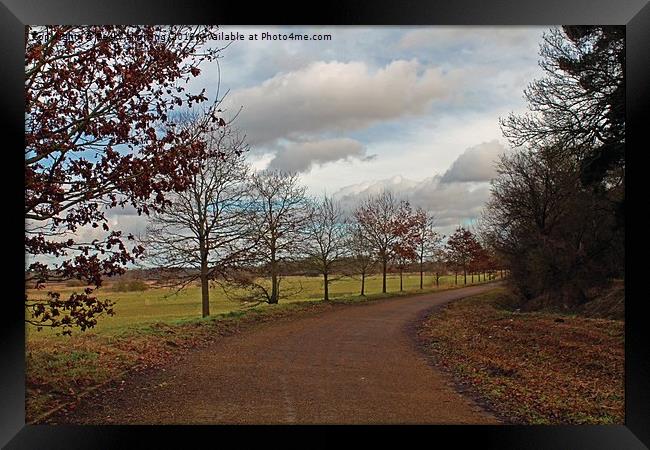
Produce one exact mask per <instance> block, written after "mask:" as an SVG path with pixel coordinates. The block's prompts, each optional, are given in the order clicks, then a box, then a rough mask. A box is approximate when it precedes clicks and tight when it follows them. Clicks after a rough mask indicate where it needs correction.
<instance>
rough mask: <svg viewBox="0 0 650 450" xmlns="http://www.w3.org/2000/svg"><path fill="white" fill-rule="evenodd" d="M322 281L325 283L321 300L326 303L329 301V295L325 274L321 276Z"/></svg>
mask: <svg viewBox="0 0 650 450" xmlns="http://www.w3.org/2000/svg"><path fill="white" fill-rule="evenodd" d="M323 281H324V283H325V285H324V293H325V295H324V296H323V300H325V301H326V302H327V301H329V299H330V294H329V281H327V272H325V273H324V274H323Z"/></svg>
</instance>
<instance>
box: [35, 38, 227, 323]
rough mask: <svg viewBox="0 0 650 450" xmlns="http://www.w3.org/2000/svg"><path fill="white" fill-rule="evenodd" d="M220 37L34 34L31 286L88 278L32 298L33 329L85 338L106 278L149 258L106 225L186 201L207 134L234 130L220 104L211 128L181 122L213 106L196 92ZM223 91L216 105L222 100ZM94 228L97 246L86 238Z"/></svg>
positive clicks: (102, 305)
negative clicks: (75, 288) (114, 215)
mask: <svg viewBox="0 0 650 450" xmlns="http://www.w3.org/2000/svg"><path fill="white" fill-rule="evenodd" d="M216 32H217V27H186V26H169V27H168V26H82V27H71V26H47V27H28V28H26V31H25V38H26V52H25V219H26V234H25V253H26V257H27V268H26V269H27V275H26V278H27V282H29V283H30V284H35V285H36V286H37V287H43V286H44V284H45V283H48V282H52V281H61V280H69V279H78V280H82V281H83V282H84V283H86V284H88V287H87V288H85V289H83V290H82V291H81V292H75V293H73V294H71V295H69V296H67V298H64V297H63V296H62V295H61V294H60V293H59V292H55V291H53V290H50V291H49V292H48V293H47V300H46V301H42V300H34V299H31V298H28V296H27V295H26V297H25V302H26V308H27V310H28V311H27V313H28V314H27V320H28V322H30V323H32V324H35V325H37V326H38V327H39V328H40V327H43V326H50V327H62V328H63V332H64V333H66V334H69V333H70V331H71V329H72V328H73V327H79V328H80V329H81V330H84V329H86V328H88V327H92V326H94V325H95V324H96V321H97V316H99V315H101V314H104V313H107V314H111V313H112V303H111V302H110V301H109V300H100V299H98V298H97V297H96V296H95V295H94V291H95V289H96V288H98V287H100V286H101V285H102V280H103V279H104V278H105V277H107V276H112V275H117V274H120V273H123V271H124V270H125V269H124V267H125V265H127V264H128V263H129V262H132V261H134V259H135V258H137V257H138V256H139V255H141V254H142V252H143V249H142V247H140V246H138V245H135V244H134V243H129V240H130V239H132V237H131V236H123V234H122V232H121V231H120V230H116V229H112V228H111V227H110V225H109V222H108V221H107V219H106V212H107V210H109V209H111V208H116V207H124V206H128V205H130V206H132V207H134V208H135V209H136V210H137V212H138V213H139V214H148V213H149V212H150V211H151V210H157V209H158V208H160V207H161V206H163V205H165V204H166V203H167V199H166V194H168V193H169V192H174V191H182V190H184V189H185V188H186V187H187V186H188V183H189V182H190V181H191V179H192V176H193V174H195V173H196V171H197V170H198V168H199V165H200V161H201V158H202V157H203V156H205V145H204V142H203V141H202V140H201V139H199V137H200V135H201V134H202V133H204V132H207V131H210V130H212V129H214V128H216V127H219V126H222V125H224V121H223V119H222V118H220V117H217V107H218V101H215V103H214V104H213V105H212V106H211V107H209V108H205V114H204V116H203V118H202V121H201V124H200V126H198V127H194V128H191V129H189V128H179V127H176V126H174V123H173V121H172V120H171V119H172V116H173V114H174V113H175V112H176V111H177V110H179V109H181V108H184V107H192V106H193V105H196V104H197V103H202V102H205V101H206V100H208V99H207V96H206V95H205V92H204V91H202V92H198V93H191V92H187V90H186V84H187V82H188V81H189V80H190V78H193V77H196V76H198V75H199V73H200V68H199V66H200V64H201V63H202V62H206V61H214V60H215V59H216V58H217V57H218V55H219V49H217V48H208V47H207V46H206V44H207V43H208V42H209V41H210V40H211V39H212V38H214V37H215V36H216ZM218 95H219V94H218V93H217V97H218ZM87 228H90V229H93V230H94V231H93V233H92V237H93V239H91V240H89V241H88V240H83V239H80V238H79V236H80V234H81V232H82V231H83V230H84V229H87Z"/></svg>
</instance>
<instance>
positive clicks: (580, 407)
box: [418, 290, 625, 424]
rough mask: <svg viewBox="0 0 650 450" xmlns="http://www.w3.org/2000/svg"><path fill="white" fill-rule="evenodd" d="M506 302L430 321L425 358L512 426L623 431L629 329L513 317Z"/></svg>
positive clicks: (464, 304) (470, 306)
mask: <svg viewBox="0 0 650 450" xmlns="http://www.w3.org/2000/svg"><path fill="white" fill-rule="evenodd" d="M504 295H505V291H504V290H498V291H496V292H493V293H490V294H485V295H481V296H477V297H471V298H468V299H464V300H460V301H457V302H453V303H450V304H449V305H447V306H446V307H444V308H443V309H442V310H440V311H437V312H435V313H433V314H431V315H430V316H429V317H428V318H427V320H426V321H425V322H424V323H423V324H422V326H421V327H420V329H419V331H418V337H419V339H420V341H421V343H422V344H423V345H424V347H425V350H426V352H427V353H428V354H429V355H430V356H431V357H432V358H433V359H434V361H435V362H436V363H437V364H438V365H440V366H442V367H443V368H445V369H447V370H448V371H449V372H450V373H451V374H453V376H454V377H455V378H456V380H457V381H458V382H459V383H461V384H463V385H465V386H468V387H469V389H470V391H471V392H472V393H473V394H474V395H475V396H476V397H479V398H481V399H482V400H484V401H486V402H487V403H488V404H489V405H490V407H491V408H492V409H493V410H494V411H496V412H497V413H498V414H499V415H501V416H503V417H505V418H507V419H508V420H509V421H511V422H513V423H524V424H538V423H539V424H587V423H590V424H591V423H597V424H608V423H616V424H621V423H624V350H625V348H624V341H623V338H624V327H623V322H622V321H617V320H607V319H593V318H585V317H578V316H564V317H559V316H558V314H550V313H540V312H536V313H519V312H515V311H510V310H508V309H502V308H500V307H499V306H498V305H499V300H500V298H499V296H501V297H502V296H504ZM558 319H559V320H558Z"/></svg>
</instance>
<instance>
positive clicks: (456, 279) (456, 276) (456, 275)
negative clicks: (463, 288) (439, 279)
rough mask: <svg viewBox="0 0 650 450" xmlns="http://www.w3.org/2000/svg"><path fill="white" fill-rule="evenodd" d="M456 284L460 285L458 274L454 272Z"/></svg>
mask: <svg viewBox="0 0 650 450" xmlns="http://www.w3.org/2000/svg"><path fill="white" fill-rule="evenodd" d="M454 284H455V285H458V272H454Z"/></svg>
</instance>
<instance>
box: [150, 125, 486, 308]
mask: <svg viewBox="0 0 650 450" xmlns="http://www.w3.org/2000/svg"><path fill="white" fill-rule="evenodd" d="M204 139H205V145H206V147H207V148H209V149H210V153H211V154H212V155H214V156H213V157H211V158H209V159H207V160H206V161H205V163H204V164H203V166H202V168H201V170H199V171H198V172H197V173H195V174H194V175H193V178H192V183H191V184H190V186H189V188H188V189H187V190H185V191H183V192H180V193H177V194H173V195H171V196H170V197H169V203H168V204H167V205H165V207H164V208H162V209H160V210H159V211H157V212H156V213H155V214H153V215H152V217H151V220H150V224H149V226H148V228H147V233H146V236H145V237H144V239H143V240H142V243H143V245H144V247H145V248H146V249H147V250H146V258H145V261H146V264H147V265H150V266H153V267H157V268H158V273H159V275H160V276H161V279H162V281H163V282H164V283H165V284H168V285H171V286H176V287H178V288H179V289H182V288H184V287H186V286H188V285H190V284H192V283H194V282H196V281H200V285H201V292H202V314H203V316H207V315H209V313H210V310H209V306H210V303H209V296H210V286H209V285H210V283H217V284H219V285H221V287H222V288H223V289H224V290H225V291H226V293H227V294H228V295H229V296H232V297H237V298H240V299H245V300H247V301H251V302H266V303H269V304H275V303H278V301H279V300H280V298H281V297H285V296H288V295H292V294H295V293H296V291H295V289H297V288H296V287H295V286H294V287H293V288H290V289H284V288H283V289H281V281H282V278H283V276H284V275H286V274H287V272H288V271H290V270H291V269H290V267H291V266H292V265H293V266H298V267H300V268H301V269H302V270H303V271H304V272H311V273H318V274H320V276H322V278H323V298H324V299H325V300H329V298H330V295H329V288H330V284H331V283H332V282H333V281H335V280H336V279H339V278H340V277H342V276H359V277H360V279H361V295H365V279H366V276H367V275H368V274H369V273H370V272H371V271H373V270H374V268H375V265H378V266H379V268H380V270H381V274H382V292H383V293H385V292H386V274H387V271H388V269H389V267H390V266H391V265H393V266H394V267H396V268H397V269H398V271H399V274H400V290H403V282H402V281H403V272H404V271H405V270H406V269H407V268H409V267H411V266H412V265H413V264H414V263H415V264H417V267H418V268H419V271H420V288H423V287H424V286H423V274H424V271H425V268H426V265H427V264H431V263H434V262H435V263H436V264H437V266H436V268H437V271H436V275H437V276H436V282H437V283H438V282H439V277H440V274H441V273H443V272H444V271H446V270H447V268H451V269H452V270H455V271H456V272H458V271H462V272H463V273H464V275H465V280H464V282H465V283H467V273H468V272H471V273H472V277H473V274H474V273H476V272H478V271H479V270H480V269H483V270H487V269H489V268H490V266H489V264H490V260H489V258H488V256H487V253H486V252H485V251H484V250H483V247H482V246H481V245H480V244H479V243H478V242H477V241H476V239H475V238H474V235H473V234H472V233H471V232H470V231H469V230H465V229H464V228H459V230H458V231H457V232H456V233H455V234H454V235H453V236H451V237H450V239H449V242H448V244H447V246H446V247H443V245H442V239H443V236H441V235H439V234H438V233H437V232H436V231H435V230H434V227H435V220H434V218H433V216H432V215H431V214H430V213H428V212H426V211H424V210H422V209H419V208H418V209H413V208H412V207H411V205H410V204H409V202H408V201H407V200H400V199H397V198H396V197H395V196H394V195H393V194H392V193H391V192H383V193H381V194H379V195H375V196H370V197H368V198H367V199H365V200H364V201H362V202H361V203H360V204H359V205H358V206H357V207H356V209H354V211H352V212H351V213H349V214H346V213H345V212H344V211H343V210H342V209H341V206H340V204H338V203H337V202H336V201H334V200H333V199H332V198H330V197H327V196H324V197H323V198H322V199H315V198H310V197H308V196H307V195H306V188H305V187H304V186H301V185H300V180H299V177H298V175H297V174H295V173H285V172H281V171H272V170H267V171H261V172H257V173H252V172H251V170H250V168H249V167H248V166H247V164H246V162H245V153H246V151H247V146H246V145H245V143H244V140H243V138H242V137H241V135H240V134H239V133H237V132H236V131H235V130H234V129H233V128H232V127H224V128H223V129H220V130H218V131H216V132H212V133H209V134H206V135H205V136H204ZM479 261H482V262H483V263H484V266H480V265H479ZM443 265H444V267H443Z"/></svg>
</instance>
